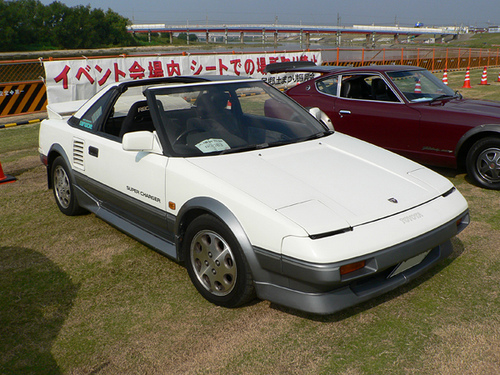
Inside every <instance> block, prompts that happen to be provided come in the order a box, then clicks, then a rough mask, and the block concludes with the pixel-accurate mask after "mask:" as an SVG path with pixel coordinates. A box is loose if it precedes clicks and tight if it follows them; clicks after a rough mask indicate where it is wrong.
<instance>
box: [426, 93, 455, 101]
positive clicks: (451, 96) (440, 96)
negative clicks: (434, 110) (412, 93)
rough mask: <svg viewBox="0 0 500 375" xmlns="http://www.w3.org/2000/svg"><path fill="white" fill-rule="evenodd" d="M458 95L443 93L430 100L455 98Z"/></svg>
mask: <svg viewBox="0 0 500 375" xmlns="http://www.w3.org/2000/svg"><path fill="white" fill-rule="evenodd" d="M456 97H457V95H456V94H455V95H449V94H443V95H439V96H436V97H435V98H432V100H431V101H430V103H434V102H435V101H437V100H443V99H453V98H456Z"/></svg>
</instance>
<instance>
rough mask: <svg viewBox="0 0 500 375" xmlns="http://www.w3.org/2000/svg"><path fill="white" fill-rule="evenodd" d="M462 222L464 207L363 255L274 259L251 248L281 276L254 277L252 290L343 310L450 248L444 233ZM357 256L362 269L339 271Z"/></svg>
mask: <svg viewBox="0 0 500 375" xmlns="http://www.w3.org/2000/svg"><path fill="white" fill-rule="evenodd" d="M457 223H459V224H458V225H457ZM468 224H469V213H468V211H465V212H464V213H462V214H461V215H460V216H459V217H457V218H456V219H454V220H451V221H449V222H448V223H446V224H444V225H442V226H440V227H439V228H436V229H434V230H432V231H430V232H428V233H426V234H424V235H422V236H419V237H417V238H414V239H411V240H408V241H406V242H404V243H401V244H398V245H395V246H392V247H390V248H388V249H384V250H381V251H378V252H375V253H371V254H368V255H367V256H363V257H359V258H354V259H349V260H346V261H343V262H336V263H330V264H314V263H308V262H303V261H299V260H295V259H287V258H281V259H277V258H276V257H268V256H267V255H266V254H265V252H263V251H262V250H259V249H256V254H257V258H258V259H259V263H260V264H261V266H263V267H264V268H266V269H267V270H268V271H271V273H273V274H275V275H276V273H280V274H281V275H282V276H283V277H284V278H283V279H281V280H279V279H277V278H274V279H273V278H270V279H268V280H265V281H260V280H259V281H256V282H255V286H256V291H257V295H258V297H259V298H261V299H266V300H269V301H271V302H275V303H277V304H280V305H284V306H288V307H291V308H294V309H297V310H301V311H305V312H310V313H315V314H331V313H334V312H337V311H340V310H343V309H345V308H348V307H351V306H354V305H356V304H359V303H361V302H364V301H367V300H369V299H371V298H373V297H376V296H379V295H381V294H384V293H386V292H388V291H390V290H393V289H395V288H397V287H398V286H400V285H403V284H406V283H408V282H409V281H411V280H413V279H415V278H416V277H418V276H420V275H421V274H423V273H424V272H426V271H427V270H428V269H430V268H431V267H433V266H434V265H436V264H437V263H438V262H439V261H441V260H442V259H444V258H447V257H448V256H449V255H450V254H451V253H452V252H453V247H452V245H451V241H450V238H452V237H453V236H455V235H456V234H457V233H459V232H460V231H461V230H463V229H464V228H465V227H466V226H467V225H468ZM429 250H430V251H429ZM425 252H428V254H427V255H426V256H425V258H423V260H422V261H421V262H420V263H418V264H416V265H414V266H413V267H411V268H408V269H406V270H405V271H403V272H401V273H398V274H396V275H394V276H392V277H391V274H392V273H393V271H394V270H395V269H396V268H397V267H398V266H399V265H400V264H401V263H402V262H404V261H406V260H408V259H411V258H414V257H415V256H418V255H419V254H422V253H425ZM360 260H365V261H366V266H365V267H364V268H363V269H361V270H358V271H355V272H353V273H352V274H347V275H343V276H342V275H340V272H339V270H340V267H341V266H343V265H345V264H348V263H353V262H357V261H360ZM283 280H286V282H283Z"/></svg>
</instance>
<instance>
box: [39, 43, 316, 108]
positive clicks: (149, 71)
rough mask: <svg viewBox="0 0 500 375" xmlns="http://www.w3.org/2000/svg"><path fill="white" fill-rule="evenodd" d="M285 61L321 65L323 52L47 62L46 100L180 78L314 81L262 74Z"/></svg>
mask: <svg viewBox="0 0 500 375" xmlns="http://www.w3.org/2000/svg"><path fill="white" fill-rule="evenodd" d="M285 61H313V62H315V63H316V64H317V65H321V52H320V51H315V52H292V53H287V52H274V53H268V52H260V53H251V54H245V55H240V54H227V55H189V54H188V55H178V56H147V57H145V56H137V57H134V56H125V57H116V58H103V59H82V60H62V61H44V67H45V77H46V80H45V84H46V87H47V100H48V103H49V104H54V103H59V102H68V101H73V100H82V99H88V98H90V97H91V96H92V95H94V94H95V93H96V92H98V91H99V90H100V89H101V88H102V87H103V86H105V85H107V84H110V83H112V82H120V81H124V80H130V79H144V78H158V77H173V76H178V75H190V76H192V75H236V76H242V77H253V78H261V79H263V80H264V81H267V82H268V83H270V84H272V85H285V86H286V85H291V84H295V83H300V82H304V81H305V80H307V79H310V78H312V76H313V75H312V74H311V73H297V74H290V73H288V74H272V75H269V74H265V73H263V70H264V67H265V66H266V65H267V64H272V63H275V62H285Z"/></svg>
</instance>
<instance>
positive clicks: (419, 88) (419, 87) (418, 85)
mask: <svg viewBox="0 0 500 375" xmlns="http://www.w3.org/2000/svg"><path fill="white" fill-rule="evenodd" d="M414 92H415V94H421V93H422V84H421V83H420V80H419V79H417V82H415V91H414Z"/></svg>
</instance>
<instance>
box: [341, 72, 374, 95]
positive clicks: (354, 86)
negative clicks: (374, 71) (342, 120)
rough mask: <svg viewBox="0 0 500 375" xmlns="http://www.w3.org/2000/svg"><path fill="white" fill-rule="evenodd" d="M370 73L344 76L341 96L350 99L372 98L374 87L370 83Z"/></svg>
mask: <svg viewBox="0 0 500 375" xmlns="http://www.w3.org/2000/svg"><path fill="white" fill-rule="evenodd" d="M369 78H370V76H368V75H350V76H342V83H341V85H340V96H341V97H342V98H350V99H371V98H372V89H371V85H370V83H368V82H367V81H368V79H369Z"/></svg>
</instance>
